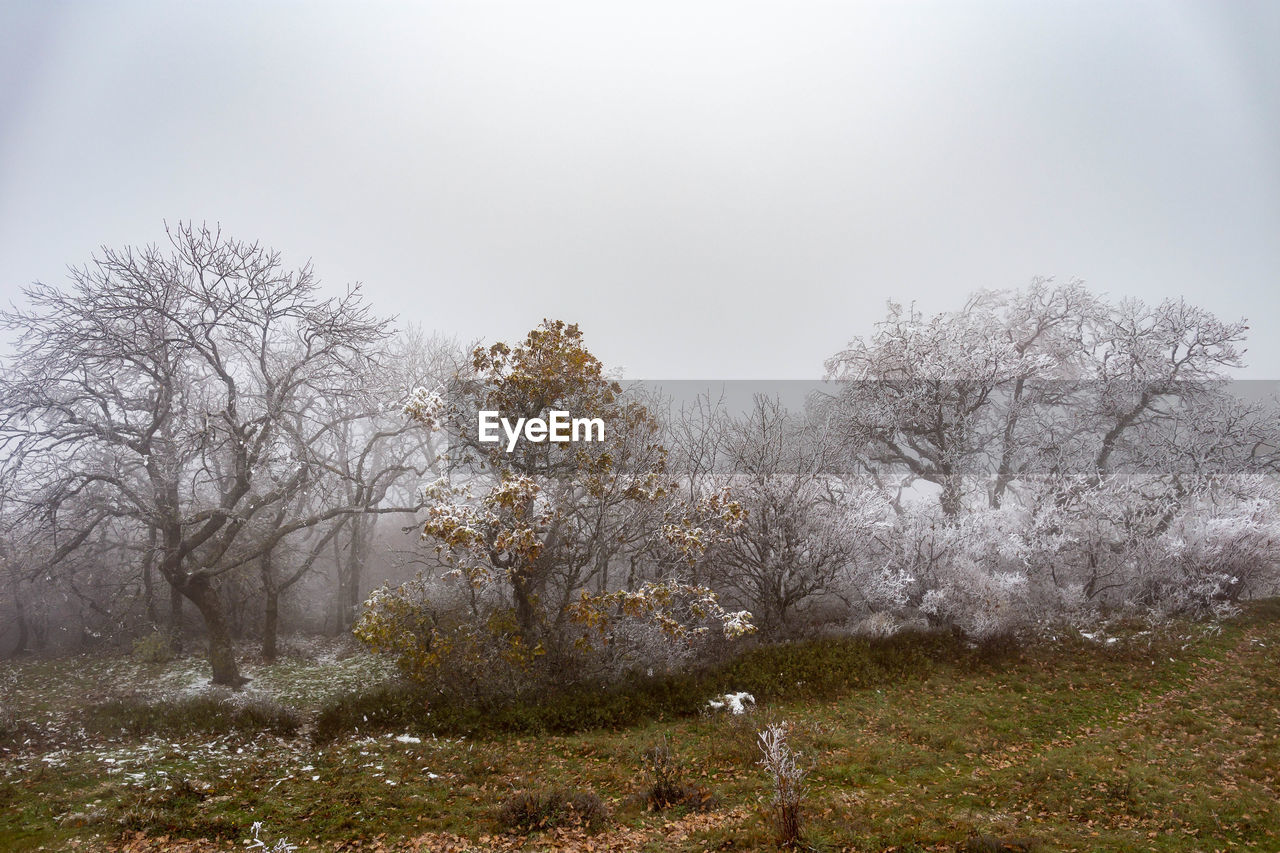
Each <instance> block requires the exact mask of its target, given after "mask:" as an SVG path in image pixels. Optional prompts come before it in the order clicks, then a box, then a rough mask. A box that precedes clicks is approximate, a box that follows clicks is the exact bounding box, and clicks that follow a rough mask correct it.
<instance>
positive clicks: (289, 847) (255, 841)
mask: <svg viewBox="0 0 1280 853" xmlns="http://www.w3.org/2000/svg"><path fill="white" fill-rule="evenodd" d="M249 831H250V832H252V833H253V838H252V839H251V840H250V841H249V846H248V847H246V848H245V849H246V850H267V851H270V853H293V851H295V850H297V849H298V846H297V845H296V844H290V843H289V842H288V841H286V840H285V839H283V838H277V839H276V843H275V844H272V845H270V846H268V844H267V842H265V841H263V840H262V837H261V832H262V821H260V820H255V821H254V822H253V826H251V827H249Z"/></svg>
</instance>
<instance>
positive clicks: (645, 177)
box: [0, 0, 1280, 378]
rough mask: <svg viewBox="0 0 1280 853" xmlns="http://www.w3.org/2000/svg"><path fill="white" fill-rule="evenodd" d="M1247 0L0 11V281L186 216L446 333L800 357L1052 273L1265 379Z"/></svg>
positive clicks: (1268, 248)
mask: <svg viewBox="0 0 1280 853" xmlns="http://www.w3.org/2000/svg"><path fill="white" fill-rule="evenodd" d="M1277 44H1280V3H1275V2H1274V1H1273V0H1261V2H1238V0H1233V2H1230V3H1225V2H1221V1H1220V0H1212V2H1203V3H1185V2H1179V1H1178V0H1149V2H1124V1H1123V0H1101V1H1100V2H1089V0H1075V1H1074V2H1061V3H1049V2H1027V0H1011V2H1008V3H960V2H955V1H954V0H948V1H947V2H940V3H921V2H915V3H912V2H884V3H864V4H856V3H848V2H845V3H832V4H816V3H795V2H787V3H782V2H778V3H773V4H768V5H764V4H755V3H747V2H721V3H705V2H704V3H698V2H688V0H686V2H676V3H667V2H655V0H647V2H643V3H632V4H622V3H615V2H608V3H602V2H599V0H584V2H577V3H556V2H548V0H538V2H529V0H515V2H509V3H501V2H480V0H462V1H461V2H456V3H413V4H410V3H403V4H390V3H387V4H374V3H368V2H359V3H357V2H349V3H343V4H337V3H329V4H323V3H318V2H296V3H268V4H259V3H229V2H217V3H187V2H183V3H173V2H157V3H125V2H113V3H110V4H108V3H91V2H88V0H85V2H76V3H55V2H40V0H31V2H23V0H10V2H6V3H4V4H3V5H2V6H0V299H3V300H5V301H7V300H11V299H20V288H21V287H22V286H24V285H26V284H29V283H30V282H32V281H34V280H36V279H40V280H43V281H47V282H55V281H61V280H63V277H64V274H65V269H66V266H67V265H68V264H82V263H84V262H86V261H87V260H88V259H89V257H90V255H91V254H92V252H93V250H94V249H95V248H96V247H97V246H99V245H101V244H108V245H112V246H120V245H124V244H130V243H133V244H141V243H147V242H152V241H157V240H160V239H162V238H163V231H162V220H164V219H168V220H170V221H173V220H177V219H195V220H197V221H200V220H207V221H209V222H215V221H216V222H220V223H221V224H222V226H223V229H224V231H226V232H229V233H231V234H234V235H236V236H239V237H244V238H249V239H260V240H262V241H263V242H264V243H267V244H269V245H272V246H274V247H276V248H279V249H281V250H282V251H283V252H284V253H285V254H286V257H287V258H288V259H290V260H291V261H293V262H295V263H296V262H300V261H302V260H305V259H306V258H308V257H310V258H311V259H313V261H314V262H315V265H316V269H317V272H318V273H319V274H320V276H321V277H322V278H323V279H324V280H325V281H326V282H327V284H328V285H329V286H331V287H332V288H334V289H335V290H336V289H337V288H339V287H341V286H342V285H344V284H346V283H347V282H352V281H361V282H363V283H364V285H365V289H366V293H367V294H368V296H369V297H370V299H371V300H372V301H373V303H374V304H375V306H376V307H378V308H379V309H380V310H381V311H383V312H384V313H396V314H399V315H400V317H401V318H403V319H404V320H406V321H413V322H416V323H420V324H422V325H423V326H424V327H426V328H428V329H439V330H441V331H445V332H449V333H453V334H457V335H458V336H459V337H462V338H464V339H469V338H473V337H484V338H487V339H490V340H492V339H497V338H501V339H512V338H515V337H518V336H520V335H521V334H523V332H525V331H526V330H528V329H529V328H530V327H532V326H533V325H535V324H536V323H537V322H538V321H539V320H541V319H542V318H543V317H557V318H562V319H565V320H570V321H575V322H578V323H580V324H581V325H582V326H583V329H584V331H585V332H586V334H587V343H588V346H589V347H590V348H591V349H592V350H593V351H594V352H595V353H596V354H597V355H598V356H600V357H601V358H602V359H603V360H604V361H605V363H606V364H608V365H609V366H611V367H615V366H617V367H624V368H625V370H626V375H627V376H629V377H633V378H646V377H648V378H659V377H662V378H678V377H700V378H803V377H816V376H819V375H821V372H822V362H823V360H824V359H825V358H826V357H828V356H830V355H831V354H833V353H834V352H835V351H837V350H838V349H840V348H841V347H842V346H843V345H844V343H845V342H846V341H847V340H848V339H849V338H851V337H853V336H855V335H859V334H864V333H866V332H868V331H869V330H870V328H871V324H872V322H874V321H875V320H876V319H879V318H880V317H881V316H883V313H884V307H883V306H884V302H885V300H886V299H889V298H895V299H899V300H904V301H910V300H915V301H917V303H918V304H919V305H920V306H921V307H922V308H924V309H925V310H926V311H935V310H946V309H950V308H955V307H958V305H959V304H960V302H961V300H962V298H963V296H964V294H965V293H967V292H968V291H970V290H973V289H975V288H978V287H1016V286H1020V285H1022V284H1025V283H1026V282H1027V281H1028V280H1029V279H1030V278H1031V277H1032V276H1034V275H1056V276H1058V277H1061V278H1070V277H1075V276H1078V277H1081V278H1084V279H1085V280H1086V281H1088V282H1089V283H1090V284H1091V285H1092V286H1093V287H1094V288H1095V289H1097V290H1100V291H1106V292H1110V293H1111V294H1113V295H1116V296H1121V295H1133V296H1139V297H1142V298H1145V299H1150V300H1159V299H1160V298H1162V297H1165V296H1178V295H1185V296H1186V297H1187V298H1189V299H1191V300H1192V301H1194V302H1197V303H1200V304H1202V305H1205V306H1206V307H1208V308H1210V309H1212V310H1214V311H1216V312H1218V313H1219V314H1220V315H1222V316H1224V317H1226V318H1238V317H1240V316H1248V317H1249V318H1250V320H1251V322H1252V327H1253V328H1252V333H1251V339H1250V353H1249V362H1250V368H1249V369H1248V370H1247V371H1246V372H1245V373H1244V374H1242V375H1244V376H1250V377H1256V378H1280V287H1277V283H1278V282H1277V273H1280V50H1278V49H1277V48H1276V45H1277Z"/></svg>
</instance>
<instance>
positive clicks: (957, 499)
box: [939, 472, 964, 520]
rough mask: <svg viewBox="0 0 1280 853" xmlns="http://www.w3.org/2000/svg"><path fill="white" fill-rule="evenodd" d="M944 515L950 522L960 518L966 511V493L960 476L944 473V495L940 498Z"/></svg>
mask: <svg viewBox="0 0 1280 853" xmlns="http://www.w3.org/2000/svg"><path fill="white" fill-rule="evenodd" d="M939 501H940V502H941V504H942V514H943V515H944V516H946V518H947V519H948V520H954V519H956V518H959V517H960V513H961V512H962V511H963V510H964V493H963V492H962V491H961V485H960V475H959V474H955V473H950V472H944V473H943V475H942V494H941V495H940V496H939Z"/></svg>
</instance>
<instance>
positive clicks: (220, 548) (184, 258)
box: [0, 225, 387, 685]
mask: <svg viewBox="0 0 1280 853" xmlns="http://www.w3.org/2000/svg"><path fill="white" fill-rule="evenodd" d="M166 231H167V235H168V246H166V247H164V248H161V247H159V246H155V245H152V246H148V247H146V248H143V249H135V248H126V249H123V250H114V249H110V248H103V249H102V250H101V252H100V253H99V255H98V256H97V257H96V258H95V260H94V261H93V263H92V264H91V265H89V266H86V267H84V268H79V269H73V270H72V271H71V284H70V287H68V288H66V289H60V288H57V287H52V286H48V285H43V284H37V285H35V286H33V287H31V288H29V289H28V290H27V292H26V293H27V298H28V301H29V307H27V308H25V309H21V310H12V311H7V312H5V313H4V315H3V317H4V320H5V322H6V324H7V325H8V326H9V327H10V328H12V329H15V330H17V332H18V333H19V336H20V337H19V346H18V353H17V356H16V358H15V360H14V363H13V367H12V369H11V370H10V371H9V373H8V375H7V376H5V378H4V383H3V394H2V396H0V402H2V403H3V422H2V423H0V428H2V429H3V436H4V440H5V442H6V445H7V448H8V450H9V451H10V455H9V465H10V467H11V468H14V469H16V470H17V471H19V472H24V471H26V472H29V471H30V470H31V469H37V470H39V471H40V473H41V476H39V477H32V476H30V474H29V473H27V474H25V475H21V474H20V475H19V476H18V477H17V478H16V479H17V481H18V482H20V483H23V484H24V486H25V489H24V491H25V500H26V501H27V503H28V505H29V506H30V507H31V508H33V509H38V511H40V512H42V513H45V514H46V515H48V516H51V517H59V522H58V523H59V524H62V525H67V526H71V527H79V528H80V529H81V530H88V529H92V528H95V527H97V526H98V525H100V524H102V523H104V522H106V521H107V520H108V519H112V518H130V519H133V520H135V521H136V522H137V523H139V524H140V525H141V526H142V527H143V528H144V529H147V530H152V531H155V534H156V538H157V541H156V550H155V560H154V562H155V570H156V571H157V572H158V573H159V574H160V575H161V576H162V577H163V578H164V579H165V580H166V581H167V582H168V583H169V584H170V585H171V587H172V588H173V589H174V590H175V591H177V592H178V593H180V594H181V595H182V596H183V597H185V598H186V599H187V600H189V601H190V602H191V603H192V604H193V605H194V606H195V607H196V609H197V610H198V611H199V612H200V614H201V617H202V619H203V621H204V625H205V628H206V630H207V632H208V638H209V660H210V663H211V665H212V669H213V680H214V682H215V683H218V684H229V685H238V684H240V683H242V682H243V679H242V677H241V676H240V673H239V670H238V668H237V666H236V661H235V657H234V653H233V649H232V644H231V637H230V632H229V630H228V625H227V620H226V615H225V609H224V607H223V603H222V601H221V600H220V597H219V593H218V586H217V578H218V577H219V575H221V574H223V573H224V572H226V571H229V570H230V569H231V568H232V567H235V566H236V565H239V564H241V563H242V562H243V561H244V560H245V559H248V558H249V557H250V556H256V555H251V554H250V553H246V552H245V551H244V550H243V546H244V545H245V543H246V540H247V538H248V537H245V539H242V535H243V534H244V533H245V532H246V531H248V530H251V529H252V528H253V525H254V522H255V520H256V519H259V518H262V517H264V516H265V515H267V514H269V513H271V512H274V511H276V510H278V508H279V507H280V505H281V504H283V503H288V502H290V501H293V500H294V499H295V498H296V497H297V496H298V495H299V494H300V493H301V492H302V491H304V490H305V489H306V488H307V487H308V486H309V485H310V484H311V483H312V482H314V480H315V479H316V477H317V467H318V462H317V460H316V459H315V458H313V456H312V455H311V453H310V452H309V449H308V447H309V445H308V443H307V438H309V437H308V436H304V435H302V434H300V433H299V432H298V425H299V424H306V423H309V421H310V419H309V418H308V417H307V416H306V413H305V411H304V409H305V407H306V406H308V405H310V404H311V402H312V401H314V400H315V399H317V398H325V397H327V396H330V395H341V394H342V393H343V392H344V389H345V388H346V387H347V385H346V379H347V377H349V376H350V375H352V374H353V373H363V372H364V366H365V364H366V362H367V359H368V357H369V355H368V354H369V353H370V352H371V351H373V350H375V349H376V348H377V347H378V346H379V345H380V344H381V342H382V341H383V340H384V339H385V338H386V335H387V321H385V320H382V319H378V318H376V317H374V316H373V315H372V313H371V312H370V310H369V308H368V307H367V306H366V304H365V303H364V301H363V299H362V298H361V296H360V294H359V292H358V291H357V290H350V291H348V292H347V293H346V294H345V295H343V296H340V297H336V298H331V299H322V298H320V296H319V295H318V284H317V282H316V279H315V276H314V274H313V273H312V270H311V268H310V267H309V266H303V267H301V268H299V269H296V270H287V269H285V267H284V265H283V263H282V261H281V259H280V256H279V254H278V253H275V252H273V251H269V250H267V249H265V248H263V247H262V246H260V245H258V244H256V243H253V244H250V243H245V242H241V241H237V240H233V239H230V238H227V237H224V236H223V235H222V234H221V233H220V231H218V230H214V229H210V228H208V227H196V226H192V225H179V226H177V227H176V228H172V229H166ZM90 492H92V493H95V494H96V495H97V497H98V501H99V504H100V506H101V509H100V511H99V512H97V513H94V514H89V515H87V516H86V515H84V514H82V513H77V515H78V517H77V518H75V519H69V518H67V517H66V516H67V512H68V510H69V508H71V507H72V506H74V505H75V504H76V503H77V499H78V498H80V497H81V496H83V495H86V494H88V493H90ZM363 509H364V507H354V506H345V505H339V506H328V507H325V508H323V509H320V510H318V511H315V512H313V513H311V514H310V515H307V516H305V517H298V518H293V519H290V520H289V521H287V522H285V523H284V524H283V525H282V526H281V527H279V528H277V529H276V531H275V532H274V534H273V535H272V536H269V537H266V538H265V539H260V540H259V542H258V543H257V546H256V547H257V548H259V549H261V553H266V552H267V551H269V550H270V548H271V546H272V545H273V544H275V543H276V542H278V541H280V539H282V538H283V537H284V536H287V535H289V534H290V533H292V532H294V531H297V530H301V529H303V528H305V527H309V526H311V525H314V524H318V523H321V522H323V521H326V520H329V519H333V518H336V517H339V516H342V515H346V514H350V513H354V512H359V511H363ZM232 556H234V557H235V559H229V558H230V557H232Z"/></svg>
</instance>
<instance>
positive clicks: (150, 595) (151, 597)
mask: <svg viewBox="0 0 1280 853" xmlns="http://www.w3.org/2000/svg"><path fill="white" fill-rule="evenodd" d="M155 556H156V529H155V527H152V528H151V535H150V537H149V538H148V541H147V552H146V555H145V556H144V557H143V558H142V587H143V589H144V591H145V593H146V605H147V621H148V622H150V623H151V627H152V628H158V627H159V626H160V617H159V615H158V614H157V613H156V591H155V579H154V578H153V577H152V568H153V563H154V562H155Z"/></svg>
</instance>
